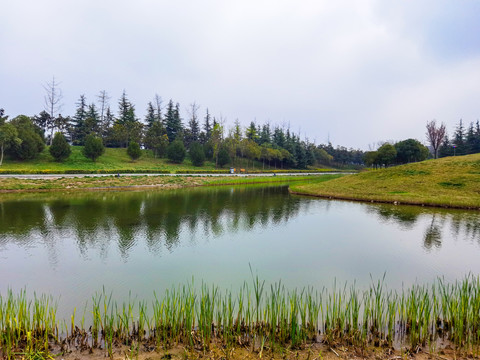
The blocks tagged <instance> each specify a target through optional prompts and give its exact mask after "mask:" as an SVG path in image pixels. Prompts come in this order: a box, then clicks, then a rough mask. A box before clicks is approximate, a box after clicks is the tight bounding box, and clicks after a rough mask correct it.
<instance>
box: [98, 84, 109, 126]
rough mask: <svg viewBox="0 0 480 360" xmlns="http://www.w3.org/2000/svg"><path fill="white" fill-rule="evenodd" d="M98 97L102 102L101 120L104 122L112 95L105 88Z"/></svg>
mask: <svg viewBox="0 0 480 360" xmlns="http://www.w3.org/2000/svg"><path fill="white" fill-rule="evenodd" d="M97 99H98V102H99V103H100V122H101V123H102V124H103V123H104V122H105V112H106V111H107V107H108V101H109V100H110V96H108V94H107V92H106V91H105V90H102V91H100V94H98V95H97Z"/></svg>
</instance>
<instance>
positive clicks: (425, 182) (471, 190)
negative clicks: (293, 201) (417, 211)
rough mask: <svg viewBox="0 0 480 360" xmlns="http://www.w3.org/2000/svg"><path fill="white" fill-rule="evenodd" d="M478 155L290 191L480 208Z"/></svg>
mask: <svg viewBox="0 0 480 360" xmlns="http://www.w3.org/2000/svg"><path fill="white" fill-rule="evenodd" d="M479 175H480V154H473V155H466V156H456V157H447V158H442V159H437V160H427V161H423V162H420V163H414V164H407V165H402V166H396V167H391V168H386V169H380V170H372V171H367V172H363V173H360V174H355V175H351V176H345V177H342V178H341V179H336V180H334V181H330V182H324V183H318V184H315V183H309V184H298V185H292V186H291V187H290V188H291V191H292V192H294V193H301V194H306V195H315V196H322V197H331V198H338V199H351V200H366V201H380V202H393V203H399V204H400V203H404V204H416V205H429V206H446V207H458V208H474V209H479V208H480V176H479Z"/></svg>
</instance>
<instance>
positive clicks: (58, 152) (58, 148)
mask: <svg viewBox="0 0 480 360" xmlns="http://www.w3.org/2000/svg"><path fill="white" fill-rule="evenodd" d="M49 152H50V155H52V156H53V158H54V159H55V161H64V160H66V159H68V157H69V156H70V154H71V152H72V149H71V148H70V145H69V144H68V142H67V139H65V136H64V135H63V134H62V133H61V132H57V133H55V136H54V137H53V141H52V145H51V146H50V149H49Z"/></svg>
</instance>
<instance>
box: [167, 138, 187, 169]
mask: <svg viewBox="0 0 480 360" xmlns="http://www.w3.org/2000/svg"><path fill="white" fill-rule="evenodd" d="M185 155H186V151H185V146H183V142H182V141H180V140H175V141H174V142H172V143H171V144H170V145H168V148H167V158H168V160H170V161H172V162H174V163H177V164H181V163H182V162H183V160H184V159H185Z"/></svg>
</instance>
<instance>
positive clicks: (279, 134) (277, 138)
mask: <svg viewBox="0 0 480 360" xmlns="http://www.w3.org/2000/svg"><path fill="white" fill-rule="evenodd" d="M273 144H274V145H275V146H277V147H279V148H283V147H285V134H284V133H283V130H282V129H280V128H279V127H278V126H277V127H276V128H275V130H274V131H273Z"/></svg>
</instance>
